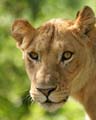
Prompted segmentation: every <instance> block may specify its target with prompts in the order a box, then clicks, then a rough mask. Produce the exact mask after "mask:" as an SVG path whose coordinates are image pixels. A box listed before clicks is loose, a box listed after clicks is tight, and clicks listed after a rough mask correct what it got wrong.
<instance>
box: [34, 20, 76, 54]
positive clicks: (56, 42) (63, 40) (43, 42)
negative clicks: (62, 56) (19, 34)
mask: <svg viewBox="0 0 96 120" xmlns="http://www.w3.org/2000/svg"><path fill="white" fill-rule="evenodd" d="M63 24H64V22H62V23H50V22H49V23H46V24H45V25H44V26H41V27H40V28H38V29H37V33H36V35H35V37H34V41H33V42H32V47H33V48H35V49H36V50H37V51H46V50H47V51H48V52H49V50H50V49H52V48H54V49H55V50H56V49H57V50H59V49H61V50H62V49H63V48H64V47H66V46H68V44H71V40H72V39H74V38H73V36H72V33H71V31H70V30H69V29H68V28H69V27H68V25H65V24H66V23H65V24H64V25H63ZM65 26H67V27H65Z"/></svg>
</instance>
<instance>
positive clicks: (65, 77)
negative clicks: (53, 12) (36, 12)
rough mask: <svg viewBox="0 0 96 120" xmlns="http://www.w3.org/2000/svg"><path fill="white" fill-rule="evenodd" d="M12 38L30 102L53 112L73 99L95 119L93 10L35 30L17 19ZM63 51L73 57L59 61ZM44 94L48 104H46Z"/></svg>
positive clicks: (95, 34)
mask: <svg viewBox="0 0 96 120" xmlns="http://www.w3.org/2000/svg"><path fill="white" fill-rule="evenodd" d="M12 35H13V37H14V38H15V39H16V41H17V44H18V47H19V48H20V49H21V50H22V52H23V54H24V61H25V66H26V71H27V73H28V76H29V78H30V80H31V89H30V95H31V97H32V99H33V100H34V101H36V102H39V103H40V104H41V105H42V106H44V107H45V108H46V109H47V110H48V111H54V110H56V109H58V108H59V107H61V106H62V105H63V103H64V102H66V100H67V98H68V96H73V97H74V98H76V99H77V100H78V101H80V102H81V104H82V105H83V106H84V107H85V110H86V111H87V113H88V114H89V116H90V118H91V120H96V72H95V71H96V70H95V69H96V27H95V16H94V12H93V11H92V9H91V8H90V7H88V6H86V7H84V8H83V9H82V10H81V11H80V12H79V13H78V14H77V17H76V20H74V21H72V20H62V19H53V20H50V21H48V22H46V23H45V24H43V25H42V26H41V27H39V28H37V29H35V28H33V27H32V26H31V25H30V24H29V23H28V22H27V21H24V20H16V21H15V22H14V24H13V26H12ZM65 51H71V52H72V53H73V55H72V57H71V58H70V59H68V60H65V61H64V62H62V61H61V58H62V54H63V53H64V52H65ZM31 52H35V53H37V54H38V56H39V57H38V60H37V61H36V60H34V59H32V58H30V56H29V53H31ZM51 89H52V91H51ZM48 90H50V94H48ZM46 95H48V96H47V97H48V99H49V100H50V101H51V102H50V103H48V102H47V103H45V102H46V100H47V97H46Z"/></svg>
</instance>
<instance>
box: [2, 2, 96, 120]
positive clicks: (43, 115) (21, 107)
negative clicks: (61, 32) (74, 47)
mask: <svg viewBox="0 0 96 120" xmlns="http://www.w3.org/2000/svg"><path fill="white" fill-rule="evenodd" d="M84 5H89V6H91V7H92V8H93V10H94V11H96V0H18V1H17V0H0V120H84V116H85V113H84V109H83V107H82V106H81V105H80V104H79V103H78V102H76V101H74V100H73V99H72V98H71V99H70V100H69V101H68V102H67V103H66V104H65V105H64V106H63V107H62V108H61V109H59V110H58V111H57V112H55V113H48V112H46V111H45V110H44V109H43V108H42V107H41V106H40V105H38V104H36V103H33V104H30V97H29V95H28V90H29V88H30V82H29V80H28V77H27V75H26V72H25V69H24V63H23V60H22V54H21V52H20V51H19V50H18V49H17V48H16V47H15V41H14V40H13V38H12V37H11V25H12V23H13V21H14V20H15V19H17V18H23V19H27V20H28V21H30V22H31V23H32V25H33V26H35V27H38V26H40V25H41V24H42V23H43V22H44V21H46V20H49V19H51V18H68V19H74V18H75V15H76V12H77V11H78V10H79V9H81V8H82V7H83V6H84Z"/></svg>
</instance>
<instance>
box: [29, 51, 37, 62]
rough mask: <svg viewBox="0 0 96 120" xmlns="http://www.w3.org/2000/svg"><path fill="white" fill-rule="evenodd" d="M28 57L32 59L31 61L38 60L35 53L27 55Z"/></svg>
mask: <svg viewBox="0 0 96 120" xmlns="http://www.w3.org/2000/svg"><path fill="white" fill-rule="evenodd" d="M29 57H30V58H31V59H33V60H36V61H37V60H38V58H39V57H38V54H37V53H36V52H30V53H29Z"/></svg>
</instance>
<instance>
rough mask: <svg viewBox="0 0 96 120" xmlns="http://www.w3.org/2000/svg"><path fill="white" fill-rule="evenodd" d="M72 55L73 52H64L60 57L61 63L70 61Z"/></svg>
mask: <svg viewBox="0 0 96 120" xmlns="http://www.w3.org/2000/svg"><path fill="white" fill-rule="evenodd" d="M72 55H73V52H71V51H66V52H64V53H63V55H62V58H61V61H62V62H64V61H65V60H69V59H71V57H72Z"/></svg>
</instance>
